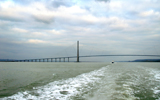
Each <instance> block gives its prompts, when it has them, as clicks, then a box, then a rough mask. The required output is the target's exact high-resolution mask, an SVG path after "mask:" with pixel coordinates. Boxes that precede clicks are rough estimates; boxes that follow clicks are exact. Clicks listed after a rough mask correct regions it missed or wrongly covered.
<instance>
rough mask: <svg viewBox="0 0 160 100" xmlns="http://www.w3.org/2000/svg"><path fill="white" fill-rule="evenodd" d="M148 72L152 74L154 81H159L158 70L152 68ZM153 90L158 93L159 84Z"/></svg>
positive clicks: (159, 74) (159, 91)
mask: <svg viewBox="0 0 160 100" xmlns="http://www.w3.org/2000/svg"><path fill="white" fill-rule="evenodd" d="M150 74H152V75H154V78H155V81H157V83H160V71H157V70H152V71H151V73H150ZM153 91H154V93H155V94H160V86H159V84H158V85H157V86H156V87H155V88H154V89H153ZM159 100H160V99H159Z"/></svg>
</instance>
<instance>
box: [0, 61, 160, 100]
mask: <svg viewBox="0 0 160 100" xmlns="http://www.w3.org/2000/svg"><path fill="white" fill-rule="evenodd" d="M0 100H160V63H148V62H145V63H131V62H128V63H124V62H117V63H114V64H111V63H95V62H94V63H44V62H36V63H34V62H18V63H15V62H14V63H11V62H10V63H9V62H1V63H0Z"/></svg>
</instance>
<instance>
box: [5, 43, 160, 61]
mask: <svg viewBox="0 0 160 100" xmlns="http://www.w3.org/2000/svg"><path fill="white" fill-rule="evenodd" d="M76 51H77V55H76V56H61V57H53V58H36V59H21V60H8V61H6V62H70V59H71V58H74V59H75V58H76V62H80V60H79V58H89V57H111V56H113V57H114V56H115V57H118V56H120V57H123V56H125V57H127V56H131V57H134V56H136V57H158V58H160V55H153V54H151V55H145V54H144V55H142V54H108V55H105V54H97V55H94V54H90V55H79V41H77V50H76Z"/></svg>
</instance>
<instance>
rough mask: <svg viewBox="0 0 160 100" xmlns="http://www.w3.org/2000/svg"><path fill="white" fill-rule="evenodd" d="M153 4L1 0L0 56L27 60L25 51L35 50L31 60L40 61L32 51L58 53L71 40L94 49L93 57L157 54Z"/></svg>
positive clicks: (159, 17) (159, 18)
mask: <svg viewBox="0 0 160 100" xmlns="http://www.w3.org/2000/svg"><path fill="white" fill-rule="evenodd" d="M159 4H160V1H159V0H134V1H126V0H87V1H86V0H80V1H78V0H32V1H29V0H23V1H22V0H1V1H0V45H1V47H0V56H1V57H2V58H5V59H6V58H12V59H22V58H26V57H27V58H31V57H33V56H26V55H27V54H26V55H24V53H27V52H23V50H25V49H26V48H30V51H31V50H32V49H35V50H33V51H32V53H33V55H35V56H34V57H35V58H37V57H43V55H41V54H39V53H38V52H36V50H40V51H39V52H45V50H44V49H39V48H44V47H47V48H51V47H56V48H54V49H57V51H59V50H58V49H59V48H65V47H66V46H67V45H68V46H69V45H71V44H73V43H75V42H76V41H77V40H79V41H81V43H82V44H81V46H82V47H83V48H85V46H86V47H87V46H93V45H94V48H99V50H98V49H94V51H95V52H96V53H102V51H104V52H106V54H134V53H135V54H137V53H141V52H143V54H160V52H159V51H158V50H159V49H160V45H159V44H160V28H159V27H160V7H159ZM11 45H12V46H11ZM35 45H36V47H37V48H35V47H34V46H35ZM15 48H16V49H15ZM147 48H151V50H149V51H147V50H146V49H147ZM83 51H87V49H85V50H83ZM144 51H145V52H144ZM155 51H156V52H155ZM13 52H14V53H13ZM15 52H16V53H15ZM16 55H19V56H16ZM40 55H41V56H40ZM44 55H49V53H47V52H46V53H44ZM64 55H65V54H64ZM82 55H83V53H82ZM53 57H54V55H53ZM2 58H1V59H2Z"/></svg>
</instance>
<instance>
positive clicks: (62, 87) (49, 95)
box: [3, 67, 108, 100]
mask: <svg viewBox="0 0 160 100" xmlns="http://www.w3.org/2000/svg"><path fill="white" fill-rule="evenodd" d="M107 68H108V67H103V68H101V69H99V70H95V71H92V72H90V73H85V74H81V75H79V76H77V77H74V78H69V79H67V80H59V81H54V82H51V83H49V84H47V85H45V86H41V87H35V88H33V91H24V92H18V93H17V94H15V95H13V96H10V97H5V98H3V100H8V99H16V100H26V99H34V100H43V99H52V100H68V99H72V97H73V96H76V95H81V94H83V93H86V92H88V91H89V90H91V89H92V88H93V87H94V86H95V85H96V83H97V82H98V81H99V80H101V78H102V77H103V76H104V72H105V69H107ZM53 75H54V74H53Z"/></svg>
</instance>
